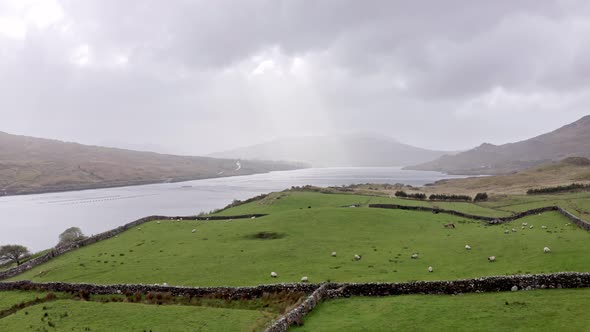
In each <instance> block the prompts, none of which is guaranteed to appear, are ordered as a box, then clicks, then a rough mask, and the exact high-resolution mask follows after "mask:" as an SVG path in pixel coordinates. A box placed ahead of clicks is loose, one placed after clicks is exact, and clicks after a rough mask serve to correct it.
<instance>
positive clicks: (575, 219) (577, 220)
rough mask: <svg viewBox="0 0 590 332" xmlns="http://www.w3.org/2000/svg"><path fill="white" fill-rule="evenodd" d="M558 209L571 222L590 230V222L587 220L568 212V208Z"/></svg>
mask: <svg viewBox="0 0 590 332" xmlns="http://www.w3.org/2000/svg"><path fill="white" fill-rule="evenodd" d="M558 211H559V213H561V214H562V215H563V216H564V217H566V218H568V219H569V220H570V221H571V222H573V223H574V224H576V225H578V226H579V227H580V228H582V229H585V230H587V231H590V223H589V222H587V221H586V220H583V219H581V218H578V217H576V216H574V215H573V214H571V213H570V212H568V211H567V210H565V209H562V208H558Z"/></svg>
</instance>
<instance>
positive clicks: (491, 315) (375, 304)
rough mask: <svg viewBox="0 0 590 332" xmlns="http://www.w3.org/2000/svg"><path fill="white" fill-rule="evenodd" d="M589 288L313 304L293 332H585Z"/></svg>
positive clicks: (589, 319) (588, 322)
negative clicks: (300, 324)
mask: <svg viewBox="0 0 590 332" xmlns="http://www.w3.org/2000/svg"><path fill="white" fill-rule="evenodd" d="M589 306H590V289H575V290H574V289H567V290H535V291H526V292H522V291H521V292H504V293H485V294H465V295H460V296H450V295H405V296H391V297H381V298H375V297H373V298H372V297H353V298H347V299H337V300H330V301H326V302H323V303H321V304H320V305H318V306H317V307H316V308H315V309H314V310H313V311H312V312H311V313H310V314H309V315H308V316H306V318H305V324H304V325H303V326H302V327H297V328H292V330H293V331H588V329H589V328H590V316H588V314H587V310H588V307H589Z"/></svg>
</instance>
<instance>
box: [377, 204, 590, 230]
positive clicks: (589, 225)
mask: <svg viewBox="0 0 590 332" xmlns="http://www.w3.org/2000/svg"><path fill="white" fill-rule="evenodd" d="M369 207H370V208H379V209H399V210H410V211H424V212H432V213H446V214H450V215H454V216H458V217H463V218H468V219H474V220H482V221H487V222H488V223H489V224H503V223H507V222H510V221H514V220H517V219H521V218H524V217H527V216H532V215H535V214H539V213H544V212H550V211H558V212H560V213H561V214H562V215H564V216H565V217H566V218H568V219H570V220H571V221H572V222H573V223H575V224H576V225H578V226H580V227H581V228H583V229H585V230H590V223H588V222H587V221H584V220H582V219H580V218H578V217H576V216H574V215H573V214H571V213H570V212H568V211H567V210H565V209H563V208H561V207H559V206H545V207H540V208H536V209H531V210H527V211H523V212H519V213H515V214H513V215H511V216H507V217H488V216H478V215H474V214H468V213H463V212H460V211H455V210H445V209H437V208H431V207H425V206H407V205H398V204H369Z"/></svg>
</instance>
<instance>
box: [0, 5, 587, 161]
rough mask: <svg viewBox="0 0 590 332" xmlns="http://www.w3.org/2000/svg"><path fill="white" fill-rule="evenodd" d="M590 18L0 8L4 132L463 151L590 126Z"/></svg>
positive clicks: (540, 11)
mask: <svg viewBox="0 0 590 332" xmlns="http://www.w3.org/2000/svg"><path fill="white" fill-rule="evenodd" d="M588 105H590V2H589V1H586V0H580V1H538V0H531V1H518V0H497V1H472V0H464V1H450V0H447V1H435V0H432V1H391V0H383V1H370V0H369V1H356V0H331V1H321V0H266V1H262V0H260V1H259V0H244V1H236V0H208V1H189V0H166V1H162V0H158V1H155V0H154V1H150V0H124V1H121V0H62V1H59V0H0V131H6V132H9V133H15V134H24V135H31V136H38V137H47V138H57V139H62V140H69V141H77V142H82V143H89V144H109V145H119V146H126V147H139V148H153V149H159V150H160V151H166V152H173V153H184V154H205V153H209V152H214V151H218V150H224V149H229V148H234V147H237V146H244V145H248V144H253V143H260V142H263V141H267V140H271V139H274V138H277V137H281V136H296V135H325V134H333V133H348V132H374V133H378V134H380V135H387V136H390V137H392V138H395V139H398V140H400V141H402V142H405V143H409V144H412V145H416V146H420V147H428V148H437V149H452V150H456V149H466V148H470V147H473V146H476V145H479V144H480V143H482V142H491V143H495V144H500V143H506V142H510V141H515V140H520V139H524V138H528V137H532V136H535V135H537V134H541V133H543V132H546V131H549V130H553V129H556V128H557V127H559V126H561V125H564V124H567V123H569V122H572V121H575V120H577V119H578V118H580V117H582V116H584V115H586V114H590V110H589V108H588Z"/></svg>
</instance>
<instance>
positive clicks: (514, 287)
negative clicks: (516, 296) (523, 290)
mask: <svg viewBox="0 0 590 332" xmlns="http://www.w3.org/2000/svg"><path fill="white" fill-rule="evenodd" d="M510 290H511V291H513V292H516V291H517V290H518V286H516V285H514V286H512V288H510Z"/></svg>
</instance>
